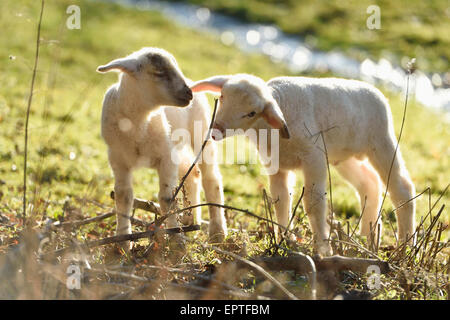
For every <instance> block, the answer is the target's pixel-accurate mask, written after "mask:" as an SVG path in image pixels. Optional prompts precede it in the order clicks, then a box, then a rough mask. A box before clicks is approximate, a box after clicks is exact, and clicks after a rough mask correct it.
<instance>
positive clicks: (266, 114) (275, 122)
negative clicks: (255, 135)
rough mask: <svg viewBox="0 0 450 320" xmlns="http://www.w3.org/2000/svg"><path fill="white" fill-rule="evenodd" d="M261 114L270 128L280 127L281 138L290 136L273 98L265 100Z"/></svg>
mask: <svg viewBox="0 0 450 320" xmlns="http://www.w3.org/2000/svg"><path fill="white" fill-rule="evenodd" d="M262 116H263V118H264V119H265V120H266V122H267V123H268V124H269V125H270V126H271V127H272V128H274V129H280V134H281V137H282V138H284V139H289V138H290V137H291V135H290V134H289V129H288V127H287V124H286V120H284V116H283V113H282V112H281V110H280V107H279V106H278V103H277V102H276V101H275V100H273V101H268V102H266V104H265V105H264V110H263V112H262Z"/></svg>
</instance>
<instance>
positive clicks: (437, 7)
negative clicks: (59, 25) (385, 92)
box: [175, 0, 450, 72]
mask: <svg viewBox="0 0 450 320" xmlns="http://www.w3.org/2000/svg"><path fill="white" fill-rule="evenodd" d="M175 1H178V0H175ZM188 2H191V3H193V4H197V5H202V6H206V7H208V8H211V9H213V10H215V11H220V12H223V13H225V14H229V15H233V16H236V17H238V18H241V19H244V20H246V21H251V22H257V23H273V24H276V25H277V26H279V27H280V28H281V30H283V31H284V32H287V33H290V34H294V35H298V36H301V37H302V38H304V39H305V40H306V41H307V42H308V43H309V44H311V45H313V46H314V47H316V48H319V49H321V50H325V51H329V50H333V49H341V50H344V51H345V52H347V53H349V54H351V55H352V56H354V57H355V58H359V59H361V60H362V59H364V58H366V57H367V56H368V55H369V56H371V57H373V58H379V57H381V56H383V55H384V56H387V57H388V58H389V59H390V60H392V59H394V60H395V62H397V63H398V64H400V61H401V58H402V57H404V56H406V57H416V58H417V59H418V64H419V67H420V68H421V69H423V70H426V71H434V72H436V71H441V72H446V71H448V65H449V62H450V33H449V32H448V30H449V29H450V6H449V3H448V1H445V0H433V1H421V0H414V1H408V0H401V1H389V0H378V1H372V0H363V1H358V0H350V1H339V0H332V1H325V0H319V1H317V0H301V1H298V0H281V1H279V0H246V1H240V0H221V1H220V0H219V1H218V0H188ZM370 5H378V6H379V7H380V11H381V29H379V30H369V29H368V28H367V27H366V20H367V18H368V17H369V14H367V13H366V10H367V7H368V6H370ZM392 54H393V55H394V57H392V56H391V55H392Z"/></svg>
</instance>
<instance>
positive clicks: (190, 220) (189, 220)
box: [180, 213, 194, 226]
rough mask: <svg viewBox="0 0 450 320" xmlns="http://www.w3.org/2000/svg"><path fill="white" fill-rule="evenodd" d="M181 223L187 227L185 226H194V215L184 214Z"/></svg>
mask: <svg viewBox="0 0 450 320" xmlns="http://www.w3.org/2000/svg"><path fill="white" fill-rule="evenodd" d="M180 222H181V223H182V224H183V225H185V226H190V225H193V224H194V216H193V215H192V213H189V214H187V213H184V214H183V215H182V216H181V217H180Z"/></svg>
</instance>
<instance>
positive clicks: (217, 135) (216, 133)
mask: <svg viewBox="0 0 450 320" xmlns="http://www.w3.org/2000/svg"><path fill="white" fill-rule="evenodd" d="M212 128H213V129H214V130H213V132H212V135H211V136H212V138H213V139H214V140H221V139H223V135H224V132H225V129H224V128H223V127H222V126H221V125H220V124H218V123H217V122H214V124H213V127H212Z"/></svg>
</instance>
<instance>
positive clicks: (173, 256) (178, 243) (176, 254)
mask: <svg viewBox="0 0 450 320" xmlns="http://www.w3.org/2000/svg"><path fill="white" fill-rule="evenodd" d="M169 250H170V251H169V259H170V260H171V261H172V262H173V263H177V262H179V261H181V259H182V258H183V257H184V255H185V254H186V241H185V240H184V239H183V237H182V236H181V235H180V234H174V235H171V236H170V237H169Z"/></svg>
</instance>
